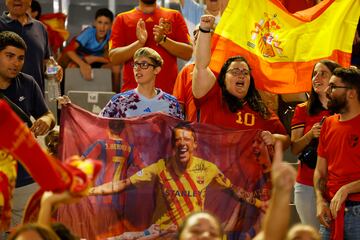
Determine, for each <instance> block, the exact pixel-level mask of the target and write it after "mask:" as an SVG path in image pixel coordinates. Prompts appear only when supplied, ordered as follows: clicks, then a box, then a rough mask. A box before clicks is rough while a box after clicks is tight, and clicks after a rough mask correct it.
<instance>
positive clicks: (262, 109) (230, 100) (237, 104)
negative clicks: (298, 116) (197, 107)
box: [218, 56, 270, 119]
mask: <svg viewBox="0 0 360 240" xmlns="http://www.w3.org/2000/svg"><path fill="white" fill-rule="evenodd" d="M235 61H238V62H245V63H246V65H247V66H248V67H249V71H250V85H249V89H248V92H247V93H246V96H245V97H244V99H239V98H237V97H235V96H234V95H232V94H231V93H229V92H228V90H227V89H226V86H225V77H226V71H227V70H228V68H229V66H230V64H231V63H232V62H235ZM218 83H219V86H220V88H221V92H222V97H223V100H224V101H225V102H226V104H227V106H228V107H229V109H230V111H231V112H233V113H235V112H237V111H238V110H239V109H241V108H242V107H243V105H244V103H245V102H247V103H248V104H249V106H250V108H251V109H252V110H254V111H255V112H258V113H259V114H260V116H261V117H262V118H264V119H268V118H269V117H270V111H269V109H268V108H267V106H266V105H265V103H264V102H263V100H262V99H261V96H260V94H259V92H258V91H257V90H256V88H255V82H254V78H253V76H252V74H251V68H250V66H249V63H248V62H247V61H246V59H245V58H244V57H242V56H235V57H230V58H229V59H228V60H226V62H225V63H224V65H223V66H222V68H221V71H220V74H219V77H218Z"/></svg>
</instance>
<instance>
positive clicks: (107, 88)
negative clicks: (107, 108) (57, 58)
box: [65, 68, 112, 95]
mask: <svg viewBox="0 0 360 240" xmlns="http://www.w3.org/2000/svg"><path fill="white" fill-rule="evenodd" d="M70 90H76V91H98V92H112V82H111V70H110V69H106V68H94V69H93V79H92V80H91V81H87V80H85V79H83V77H82V76H81V73H80V69H79V68H66V69H65V94H66V95H68V92H69V91H70Z"/></svg>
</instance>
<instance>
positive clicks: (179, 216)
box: [57, 104, 271, 239]
mask: <svg viewBox="0 0 360 240" xmlns="http://www.w3.org/2000/svg"><path fill="white" fill-rule="evenodd" d="M61 117H62V119H61V130H60V142H61V146H60V155H61V156H60V158H61V159H66V158H68V157H69V156H72V155H74V154H78V155H82V156H83V157H90V158H94V159H99V160H101V161H102V162H103V164H104V166H105V167H103V169H102V170H101V172H100V174H99V177H98V179H97V180H96V183H95V185H96V186H97V187H96V188H95V189H93V193H94V194H97V195H94V196H89V197H86V198H83V199H82V200H81V201H80V202H79V203H76V204H71V205H66V206H62V207H61V208H59V210H58V215H57V220H58V221H60V222H62V223H64V224H65V225H66V226H67V227H69V228H70V229H71V231H73V232H74V234H75V235H77V236H79V237H81V238H86V239H116V238H113V237H116V236H122V237H128V238H129V239H141V237H143V236H151V235H152V234H153V233H156V234H158V235H159V236H160V238H161V239H171V238H172V237H173V236H174V234H175V233H174V232H175V231H176V229H177V227H179V225H180V224H181V223H182V221H183V220H184V218H185V217H186V216H187V215H188V214H189V213H191V212H194V211H200V210H206V211H209V212H211V213H213V214H215V215H216V216H217V217H218V218H219V219H220V221H221V222H222V225H223V227H224V228H225V231H226V233H227V239H247V238H249V237H253V236H254V235H255V234H256V233H257V232H258V231H259V228H260V218H261V216H262V215H263V210H262V207H263V206H264V205H265V204H266V202H267V201H268V199H269V190H270V168H271V163H270V157H269V152H271V151H269V150H268V149H267V148H266V146H265V145H264V143H263V142H262V139H261V138H260V132H261V131H260V130H246V131H234V130H227V129H223V128H218V127H215V126H211V125H204V124H198V123H192V124H191V125H190V128H187V129H186V128H181V126H183V125H186V126H187V127H189V126H188V124H184V123H183V122H181V121H180V120H178V119H175V118H173V117H170V116H167V115H165V114H162V113H155V114H150V115H147V116H142V117H137V118H131V119H108V118H101V117H98V116H95V115H93V114H91V113H89V112H87V111H84V110H82V109H81V108H79V107H77V106H76V105H73V104H69V105H67V106H66V107H64V108H63V110H62V115H61ZM176 126H177V127H176ZM179 126H180V127H179ZM175 127H176V129H177V130H175V131H173V130H174V128H175ZM180 128H181V129H180ZM178 129H180V130H178ZM184 164H185V165H186V166H187V167H186V169H185V170H184V169H182V168H181V166H183V165H184ZM91 191H92V190H90V192H91ZM154 229H156V231H155V230H154ZM131 237H133V238H131ZM158 238H159V237H158ZM119 239H120V238H119ZM121 239H122V238H121ZM123 239H127V238H123ZM154 239H156V237H155V238H154Z"/></svg>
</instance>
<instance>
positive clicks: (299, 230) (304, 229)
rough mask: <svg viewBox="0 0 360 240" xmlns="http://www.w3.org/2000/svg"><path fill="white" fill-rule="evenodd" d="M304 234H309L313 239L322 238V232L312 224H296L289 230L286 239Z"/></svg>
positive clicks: (289, 239)
mask: <svg viewBox="0 0 360 240" xmlns="http://www.w3.org/2000/svg"><path fill="white" fill-rule="evenodd" d="M303 234H307V235H308V236H310V237H311V239H312V240H320V239H321V237H320V234H319V233H318V231H317V230H316V229H315V228H313V227H312V226H310V225H305V224H296V225H294V226H293V227H292V228H290V230H289V231H288V234H287V236H286V240H293V239H296V238H298V237H301V236H302V235H303Z"/></svg>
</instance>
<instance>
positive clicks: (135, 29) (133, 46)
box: [109, 0, 193, 94]
mask: <svg viewBox="0 0 360 240" xmlns="http://www.w3.org/2000/svg"><path fill="white" fill-rule="evenodd" d="M145 46H146V47H150V48H152V49H154V50H155V51H157V52H158V53H159V54H160V55H161V57H162V58H163V59H164V65H163V71H161V73H160V74H159V76H158V80H157V82H156V87H158V88H160V89H162V90H163V91H165V92H167V93H170V94H171V93H172V91H173V87H174V83H175V79H176V75H177V72H178V71H177V62H176V60H177V58H181V59H184V60H189V59H190V58H191V55H192V49H193V48H192V46H191V44H190V37H189V34H188V29H187V27H186V24H185V20H184V18H183V17H182V15H181V13H179V12H178V11H175V10H171V9H167V8H162V7H159V6H158V5H157V4H156V0H140V1H139V6H137V7H136V8H134V9H133V10H131V11H128V12H124V13H120V14H119V15H117V16H116V18H115V21H114V24H113V27H112V33H111V37H110V43H109V48H110V53H109V56H110V60H111V62H112V63H113V64H124V67H123V86H122V88H121V91H122V92H123V91H126V90H130V89H133V88H135V87H136V82H135V79H134V74H133V69H132V66H131V63H132V57H133V55H134V53H135V51H136V50H138V49H139V48H141V47H145Z"/></svg>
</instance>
